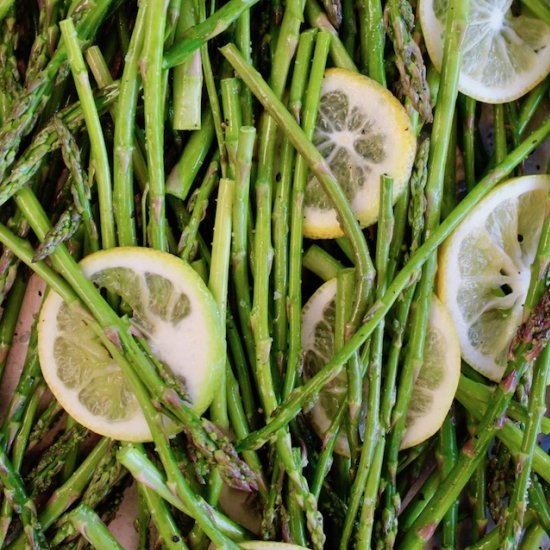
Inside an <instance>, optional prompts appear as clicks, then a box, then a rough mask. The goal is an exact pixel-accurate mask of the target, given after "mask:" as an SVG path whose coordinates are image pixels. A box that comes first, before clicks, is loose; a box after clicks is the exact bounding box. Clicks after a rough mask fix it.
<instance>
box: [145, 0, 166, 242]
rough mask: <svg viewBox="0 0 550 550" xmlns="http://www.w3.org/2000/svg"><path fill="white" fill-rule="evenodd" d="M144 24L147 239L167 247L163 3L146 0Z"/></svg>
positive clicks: (162, 1)
mask: <svg viewBox="0 0 550 550" xmlns="http://www.w3.org/2000/svg"><path fill="white" fill-rule="evenodd" d="M146 5H147V20H148V22H147V25H146V26H145V36H144V39H143V52H142V58H141V60H140V63H141V67H142V68H143V76H142V80H143V92H144V109H145V135H146V137H147V140H146V151H147V168H148V171H149V195H148V203H149V228H148V236H149V242H150V244H151V246H152V247H153V248H156V249H158V250H167V242H166V215H165V209H166V206H165V185H164V97H163V75H162V70H163V69H162V53H163V40H164V29H165V26H166V9H167V4H166V2H165V1H164V0H147V2H146Z"/></svg>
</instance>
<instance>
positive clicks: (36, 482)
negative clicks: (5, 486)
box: [25, 425, 88, 498]
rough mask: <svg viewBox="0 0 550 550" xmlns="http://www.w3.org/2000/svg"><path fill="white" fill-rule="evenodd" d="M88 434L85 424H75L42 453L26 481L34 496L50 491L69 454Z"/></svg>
mask: <svg viewBox="0 0 550 550" xmlns="http://www.w3.org/2000/svg"><path fill="white" fill-rule="evenodd" d="M87 435H88V430H87V429H86V428H84V427H83V426H79V425H76V426H73V428H72V429H69V430H66V431H65V432H64V433H63V435H62V436H61V437H59V438H57V439H56V441H55V442H54V443H52V444H51V445H50V446H49V447H48V449H47V450H46V451H45V452H44V453H43V454H42V456H41V457H40V460H39V462H38V464H37V465H36V466H35V467H34V468H33V469H32V470H31V471H30V472H29V474H28V475H27V476H26V478H25V483H26V485H27V487H28V489H29V491H30V494H31V496H32V497H33V498H34V497H36V496H37V495H41V494H44V493H46V492H47V491H48V489H49V488H50V486H51V485H52V483H53V482H54V481H55V476H56V475H57V474H58V473H59V472H60V471H61V470H62V469H63V466H64V465H65V459H66V457H67V455H69V454H70V453H71V451H72V450H73V449H74V448H75V447H76V446H77V445H78V444H79V443H80V442H81V441H82V440H83V439H84V438H85V437H86V436H87Z"/></svg>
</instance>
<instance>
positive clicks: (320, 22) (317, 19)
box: [306, 0, 358, 72]
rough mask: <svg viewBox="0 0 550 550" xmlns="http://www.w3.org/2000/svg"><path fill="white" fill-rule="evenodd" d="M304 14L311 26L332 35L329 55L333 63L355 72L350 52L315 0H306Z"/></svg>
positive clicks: (355, 68) (355, 67)
mask: <svg viewBox="0 0 550 550" xmlns="http://www.w3.org/2000/svg"><path fill="white" fill-rule="evenodd" d="M306 14H307V18H308V21H309V24H310V25H311V26H312V27H316V28H318V29H320V30H324V31H327V32H329V33H330V35H331V37H332V39H331V41H330V55H331V57H332V60H333V62H334V64H335V65H336V66H337V67H341V68H344V69H349V70H350V71H355V72H357V71H358V69H357V66H356V65H355V63H354V62H353V59H352V58H351V56H350V54H349V53H348V52H347V51H346V48H345V46H344V44H342V41H341V40H340V38H339V36H338V33H337V32H336V29H335V28H334V27H333V26H332V24H331V23H330V21H329V20H328V17H327V16H326V14H325V13H323V11H322V10H321V7H320V6H319V4H318V3H317V1H316V0H307V2H306Z"/></svg>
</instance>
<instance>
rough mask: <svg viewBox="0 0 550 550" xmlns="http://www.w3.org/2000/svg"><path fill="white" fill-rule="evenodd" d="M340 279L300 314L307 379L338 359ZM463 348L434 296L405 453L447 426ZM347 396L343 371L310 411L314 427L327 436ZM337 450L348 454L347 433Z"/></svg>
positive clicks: (319, 292)
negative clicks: (336, 331) (336, 335)
mask: <svg viewBox="0 0 550 550" xmlns="http://www.w3.org/2000/svg"><path fill="white" fill-rule="evenodd" d="M335 299H336V279H331V280H329V281H327V282H326V283H324V284H323V285H322V286H321V287H319V288H318V289H317V291H316V292H315V293H314V294H313V295H312V296H311V298H310V299H309V300H308V302H307V303H306V305H305V306H304V309H303V312H302V347H303V350H304V371H303V372H304V378H305V379H309V378H311V377H312V376H314V375H315V374H316V373H317V372H319V370H321V369H322V368H323V367H324V366H325V365H326V363H327V362H328V361H329V360H330V359H331V357H332V356H333V355H334V319H335V311H336V304H335ZM459 377H460V347H459V344H458V340H457V337H456V335H455V332H454V328H453V325H452V322H451V319H450V317H449V316H448V314H447V312H446V311H445V308H444V306H443V305H442V304H441V302H440V301H439V300H438V299H437V298H436V296H435V295H434V296H433V299H432V302H431V307H430V316H429V323H428V332H427V335H426V344H425V348H424V364H423V366H422V368H421V369H420V372H419V374H418V376H417V379H416V382H415V386H414V389H413V393H412V397H411V402H410V406H409V411H408V416H407V429H406V432H405V435H404V438H403V441H402V442H401V448H402V449H405V448H408V447H412V446H413V445H417V444H418V443H421V442H422V441H424V440H426V439H428V437H431V436H432V435H433V434H434V433H435V432H436V431H437V430H438V429H439V428H440V427H441V424H442V423H443V420H444V419H445V416H446V415H447V412H448V411H449V408H450V407H451V404H452V402H453V398H454V395H455V392H456V388H457V386H458V379H459ZM346 393H347V377H346V374H345V372H341V373H340V374H339V375H338V377H337V378H335V379H334V380H333V381H332V382H330V383H329V384H327V385H326V386H325V387H324V388H323V390H322V391H321V392H320V394H319V398H318V400H317V401H316V403H315V404H314V405H313V407H312V409H311V410H310V411H309V415H310V419H311V422H312V425H313V427H314V429H315V431H316V433H317V435H319V437H321V438H322V437H323V435H324V434H325V432H326V431H327V430H328V428H329V426H330V424H331V422H332V419H333V418H334V416H335V415H336V412H337V410H338V405H339V403H340V402H341V400H342V399H343V398H345V395H346ZM335 452H336V453H338V454H340V455H343V456H349V445H348V441H347V438H346V436H345V435H344V434H341V435H340V436H339V437H338V440H337V442H336V446H335Z"/></svg>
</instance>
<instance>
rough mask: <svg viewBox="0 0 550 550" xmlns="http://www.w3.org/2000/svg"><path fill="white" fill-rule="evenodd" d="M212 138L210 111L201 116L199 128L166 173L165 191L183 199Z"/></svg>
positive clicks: (212, 127) (212, 122)
mask: <svg viewBox="0 0 550 550" xmlns="http://www.w3.org/2000/svg"><path fill="white" fill-rule="evenodd" d="M213 139H214V121H213V117H212V114H211V113H210V111H208V112H207V113H205V114H204V115H203V116H202V125H201V128H200V130H197V131H195V132H193V134H192V135H191V137H190V138H189V141H188V142H187V144H186V146H185V149H184V150H183V153H182V155H181V157H180V159H179V160H178V162H177V163H176V165H175V166H174V168H172V171H171V172H170V174H169V175H168V179H167V180H166V192H167V193H170V194H171V195H174V196H175V197H178V198H180V199H181V200H185V199H186V198H187V195H188V193H189V190H190V189H191V187H192V185H193V182H194V181H195V178H196V176H197V174H198V173H199V170H200V168H201V166H202V164H203V162H204V160H205V158H206V156H207V155H208V152H209V151H210V148H211V145H212V141H213Z"/></svg>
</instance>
